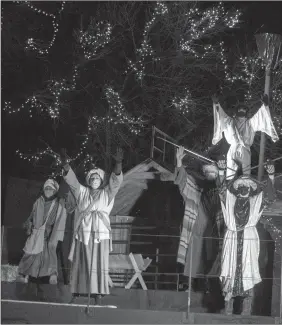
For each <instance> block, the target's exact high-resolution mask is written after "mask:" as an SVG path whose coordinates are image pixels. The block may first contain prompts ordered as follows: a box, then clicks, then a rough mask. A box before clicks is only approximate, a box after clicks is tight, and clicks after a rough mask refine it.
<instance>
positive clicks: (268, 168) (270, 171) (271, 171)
mask: <svg viewBox="0 0 282 325" xmlns="http://www.w3.org/2000/svg"><path fill="white" fill-rule="evenodd" d="M264 168H265V170H266V172H267V173H268V174H269V175H273V174H274V173H275V167H274V164H273V162H272V161H271V160H267V162H266V165H265V166H264Z"/></svg>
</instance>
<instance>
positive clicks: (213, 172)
mask: <svg viewBox="0 0 282 325" xmlns="http://www.w3.org/2000/svg"><path fill="white" fill-rule="evenodd" d="M202 169H203V172H204V174H206V175H209V179H215V178H216V177H217V175H218V168H217V166H215V165H212V164H209V165H207V164H206V165H203V167H202Z"/></svg>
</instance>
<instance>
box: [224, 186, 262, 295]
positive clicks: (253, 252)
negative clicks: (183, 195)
mask: <svg viewBox="0 0 282 325" xmlns="http://www.w3.org/2000/svg"><path fill="white" fill-rule="evenodd" d="M262 196H263V192H260V193H259V194H257V195H254V196H251V197H250V198H249V201H250V216H249V220H248V222H247V224H246V226H245V227H244V230H243V231H244V243H243V255H242V272H243V288H244V291H247V290H250V289H252V288H253V287H254V286H255V285H256V284H257V283H259V282H261V277H260V272H259V252H260V242H259V236H258V232H257V229H256V225H257V223H258V221H259V219H260V217H261V214H262V211H263V210H262V209H261V207H262ZM236 199H237V198H236V196H235V195H234V194H232V193H231V192H230V191H229V190H228V189H227V190H226V196H225V198H224V200H223V201H221V207H222V212H223V216H224V221H225V224H226V227H227V230H226V233H225V236H224V240H223V251H222V259H221V274H220V279H221V281H222V284H223V286H222V287H223V291H224V292H225V294H226V296H225V300H230V298H231V297H232V289H233V286H234V281H235V271H236V263H237V229H236V222H235V214H234V206H235V202H236Z"/></svg>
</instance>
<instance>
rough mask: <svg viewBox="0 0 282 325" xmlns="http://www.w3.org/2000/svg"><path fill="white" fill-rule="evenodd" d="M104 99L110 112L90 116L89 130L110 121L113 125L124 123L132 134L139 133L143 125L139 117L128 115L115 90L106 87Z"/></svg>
mask: <svg viewBox="0 0 282 325" xmlns="http://www.w3.org/2000/svg"><path fill="white" fill-rule="evenodd" d="M105 95H106V99H107V101H108V104H109V107H110V111H111V113H114V115H112V114H110V116H109V115H107V116H104V117H97V116H92V117H91V118H90V119H89V124H88V131H89V132H91V129H92V128H93V127H94V128H95V126H96V125H97V124H101V123H106V122H109V123H112V124H113V125H118V124H119V125H120V124H122V125H125V126H126V127H127V128H128V129H129V131H130V132H131V133H133V134H136V135H137V134H139V133H140V132H141V130H142V128H143V127H144V125H143V123H144V122H143V121H142V119H141V117H138V118H135V117H131V116H129V115H128V113H127V111H126V109H125V107H124V105H123V103H122V100H121V98H120V96H119V94H118V93H117V92H115V91H114V90H113V88H112V87H107V88H106V89H105Z"/></svg>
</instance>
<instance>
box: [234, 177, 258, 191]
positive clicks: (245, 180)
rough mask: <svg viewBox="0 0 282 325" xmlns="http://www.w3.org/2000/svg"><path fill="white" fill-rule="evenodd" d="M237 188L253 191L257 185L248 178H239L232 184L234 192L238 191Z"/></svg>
mask: <svg viewBox="0 0 282 325" xmlns="http://www.w3.org/2000/svg"><path fill="white" fill-rule="evenodd" d="M239 186H246V187H251V188H252V189H253V190H254V191H255V190H256V189H257V187H258V186H257V183H256V182H255V181H253V180H252V179H251V178H250V177H248V176H241V177H239V178H238V179H236V181H235V182H234V183H233V187H234V188H235V190H238V187H239Z"/></svg>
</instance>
